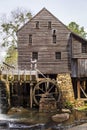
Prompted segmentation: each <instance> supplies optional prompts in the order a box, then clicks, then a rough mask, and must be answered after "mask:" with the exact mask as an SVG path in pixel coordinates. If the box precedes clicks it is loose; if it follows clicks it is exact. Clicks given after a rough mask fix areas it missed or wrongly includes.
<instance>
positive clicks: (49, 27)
mask: <svg viewBox="0 0 87 130" xmlns="http://www.w3.org/2000/svg"><path fill="white" fill-rule="evenodd" d="M48 29H51V21H49V22H48Z"/></svg>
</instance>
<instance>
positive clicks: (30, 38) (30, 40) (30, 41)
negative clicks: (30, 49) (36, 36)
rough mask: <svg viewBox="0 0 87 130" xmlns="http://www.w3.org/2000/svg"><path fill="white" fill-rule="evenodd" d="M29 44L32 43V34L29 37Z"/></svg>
mask: <svg viewBox="0 0 87 130" xmlns="http://www.w3.org/2000/svg"><path fill="white" fill-rule="evenodd" d="M29 43H30V44H31V43H32V34H30V35H29Z"/></svg>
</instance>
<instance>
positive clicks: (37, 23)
mask: <svg viewBox="0 0 87 130" xmlns="http://www.w3.org/2000/svg"><path fill="white" fill-rule="evenodd" d="M36 28H37V29H39V21H36Z"/></svg>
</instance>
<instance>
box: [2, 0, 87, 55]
mask: <svg viewBox="0 0 87 130" xmlns="http://www.w3.org/2000/svg"><path fill="white" fill-rule="evenodd" d="M18 7H19V8H20V7H22V8H24V9H27V10H30V11H31V12H32V13H33V14H34V15H35V14H36V13H38V12H39V11H40V10H41V9H42V8H43V7H45V8H47V9H48V10H49V11H50V12H51V13H52V14H53V15H54V16H56V17H57V18H58V19H59V20H60V21H62V22H63V23H64V24H66V25H68V24H69V23H70V22H72V21H74V22H76V23H77V24H79V25H80V26H84V28H85V30H87V0H0V17H1V16H2V14H6V15H9V14H10V12H11V11H13V10H15V9H17V8H18ZM2 55H3V51H2ZM0 57H1V56H0Z"/></svg>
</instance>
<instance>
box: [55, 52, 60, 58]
mask: <svg viewBox="0 0 87 130" xmlns="http://www.w3.org/2000/svg"><path fill="white" fill-rule="evenodd" d="M55 59H56V60H61V52H58V51H57V52H55Z"/></svg>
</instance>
